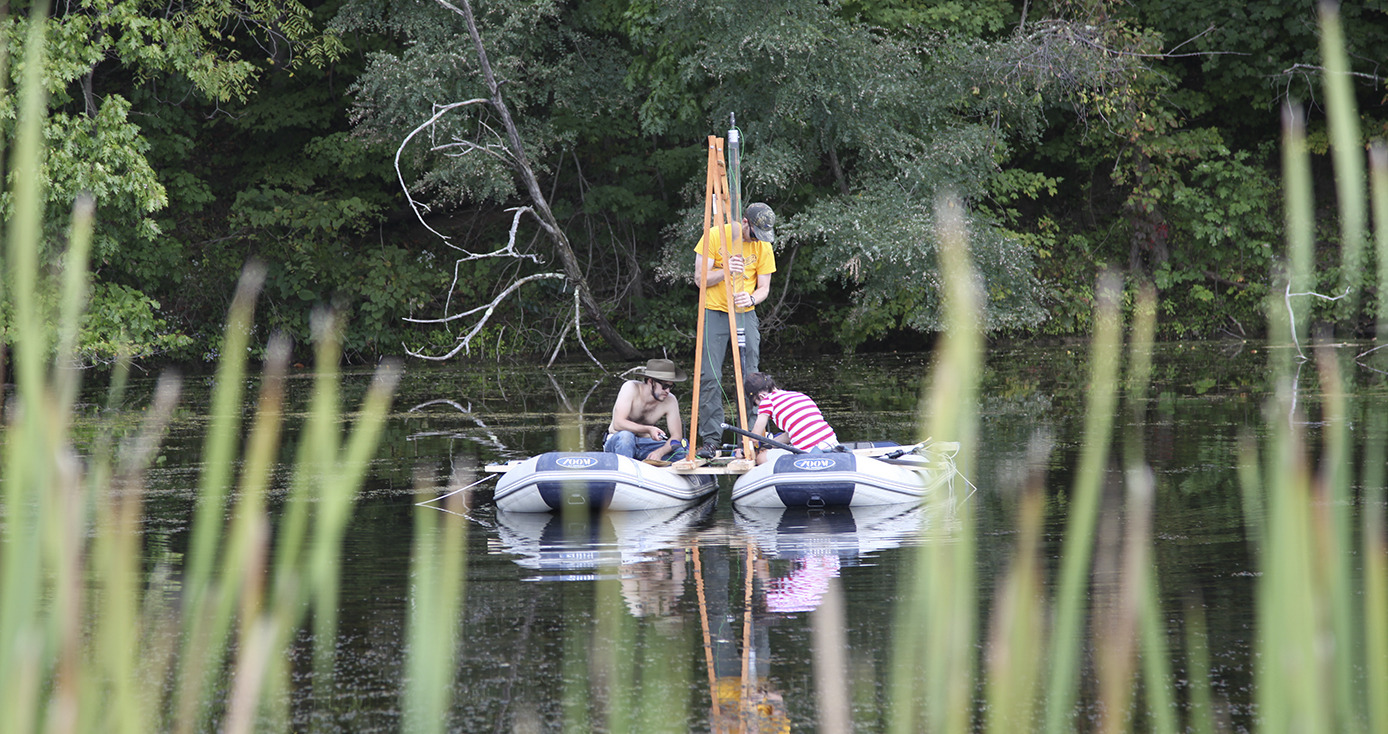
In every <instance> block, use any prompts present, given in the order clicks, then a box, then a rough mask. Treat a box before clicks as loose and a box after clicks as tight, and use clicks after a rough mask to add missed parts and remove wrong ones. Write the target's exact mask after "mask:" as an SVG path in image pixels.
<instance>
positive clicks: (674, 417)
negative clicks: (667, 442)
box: [664, 395, 684, 441]
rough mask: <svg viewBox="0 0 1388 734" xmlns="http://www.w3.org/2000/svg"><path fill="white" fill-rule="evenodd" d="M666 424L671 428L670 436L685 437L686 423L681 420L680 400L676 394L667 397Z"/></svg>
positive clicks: (678, 439)
mask: <svg viewBox="0 0 1388 734" xmlns="http://www.w3.org/2000/svg"><path fill="white" fill-rule="evenodd" d="M664 402H665V403H667V405H666V406H665V425H666V426H668V427H669V429H670V438H672V439H674V440H676V441H680V440H683V439H684V423H682V422H680V401H679V399H678V398H676V397H675V396H674V395H670V396H668V397H666V398H665V401H664Z"/></svg>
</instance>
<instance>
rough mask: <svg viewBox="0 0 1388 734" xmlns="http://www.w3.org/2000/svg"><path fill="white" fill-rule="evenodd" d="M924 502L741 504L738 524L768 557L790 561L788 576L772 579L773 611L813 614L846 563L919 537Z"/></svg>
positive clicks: (769, 605) (768, 585)
mask: <svg viewBox="0 0 1388 734" xmlns="http://www.w3.org/2000/svg"><path fill="white" fill-rule="evenodd" d="M927 511H928V509H927V507H926V506H925V505H924V504H922V503H919V502H917V503H911V504H901V503H898V504H894V505H868V506H864V507H825V508H822V509H809V508H805V507H782V508H774V507H749V506H746V505H735V506H734V507H733V517H734V519H735V520H736V522H737V525H738V527H739V528H740V529H741V530H742V531H743V532H744V533H746V534H747V535H748V536H750V537H751V539H752V541H753V542H755V543H756V544H757V549H758V551H759V552H760V553H761V554H762V555H764V556H765V557H767V558H770V559H781V560H789V561H790V568H789V570H788V571H787V572H786V573H785V574H784V575H779V576H776V577H774V578H769V579H768V580H767V583H766V609H767V611H769V612H775V613H788V612H808V611H812V610H814V609H815V607H818V606H819V603H820V600H821V599H822V598H823V597H824V594H825V593H826V592H827V591H828V589H829V582H830V579H833V578H835V577H837V576H838V575H839V569H840V568H841V567H843V566H852V565H856V564H857V563H858V559H859V558H861V557H863V556H866V555H869V554H871V553H875V552H877V551H881V550H886V549H889V548H895V547H897V546H899V545H901V544H902V542H904V541H907V540H909V539H912V538H916V537H919V535H920V532H921V529H922V528H923V527H924V526H925V517H926V513H927Z"/></svg>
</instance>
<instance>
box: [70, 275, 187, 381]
mask: <svg viewBox="0 0 1388 734" xmlns="http://www.w3.org/2000/svg"><path fill="white" fill-rule="evenodd" d="M158 312H159V302H158V301H155V300H154V299H152V298H150V297H149V296H147V295H145V294H143V293H141V292H139V291H137V290H135V289H134V288H128V287H126V286H122V285H115V284H108V283H97V284H95V285H94V286H93V289H92V300H91V306H90V307H89V308H88V309H87V313H86V314H85V315H84V316H83V320H82V334H81V337H80V338H79V339H78V354H79V355H80V356H81V358H82V360H83V361H84V362H86V363H88V364H98V363H102V364H112V363H114V362H115V361H116V360H117V359H119V358H130V359H141V358H146V357H151V356H154V355H159V354H166V353H169V352H176V351H179V350H182V349H186V348H187V347H190V346H192V344H193V340H192V338H191V337H189V336H187V335H185V334H181V333H178V332H175V331H173V330H172V329H170V327H169V324H168V322H167V321H165V320H164V319H163V318H160V317H159V316H158Z"/></svg>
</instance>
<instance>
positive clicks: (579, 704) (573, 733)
mask: <svg viewBox="0 0 1388 734" xmlns="http://www.w3.org/2000/svg"><path fill="white" fill-rule="evenodd" d="M567 517H568V516H567V515H561V516H560V519H561V520H562V521H564V522H565V523H566V530H565V535H566V536H567V535H568V531H567ZM563 593H564V682H563V684H562V690H561V691H560V697H561V703H560V705H561V707H562V709H563V712H564V732H565V734H588V733H589V732H591V731H593V727H592V724H591V722H592V714H591V712H590V710H589V709H590V701H591V690H592V687H591V684H590V678H589V655H590V650H591V648H590V645H591V643H592V638H593V632H592V626H591V624H590V622H591V620H592V610H593V601H592V600H591V599H589V598H585V595H584V594H583V593H581V590H580V589H579V588H578V584H564V585H563Z"/></svg>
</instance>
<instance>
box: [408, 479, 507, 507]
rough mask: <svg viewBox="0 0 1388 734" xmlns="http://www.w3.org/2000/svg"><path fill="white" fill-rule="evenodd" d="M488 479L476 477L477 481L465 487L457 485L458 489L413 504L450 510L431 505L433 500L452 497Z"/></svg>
mask: <svg viewBox="0 0 1388 734" xmlns="http://www.w3.org/2000/svg"><path fill="white" fill-rule="evenodd" d="M490 479H492V477H491V476H485V477H482V478H481V479H478V480H477V481H475V482H473V483H472V484H469V485H467V486H466V487H459V488H458V489H455V490H453V491H452V492H449V493H448V494H443V495H439V496H438V497H435V498H433V499H431V500H424V501H423V502H416V503H415V506H416V507H424V506H429V507H433V508H434V509H436V510H443V511H444V512H452V511H451V510H447V509H444V508H442V507H437V506H435V505H433V503H434V502H438V501H439V500H446V499H448V498H449V497H452V496H453V495H455V494H457V493H459V492H465V491H467V490H469V489H472V488H473V487H476V486H477V485H479V484H481V483H482V482H486V481H489V480H490ZM468 509H472V508H470V507H469V508H468ZM452 514H454V515H457V514H459V513H456V512H452Z"/></svg>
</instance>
